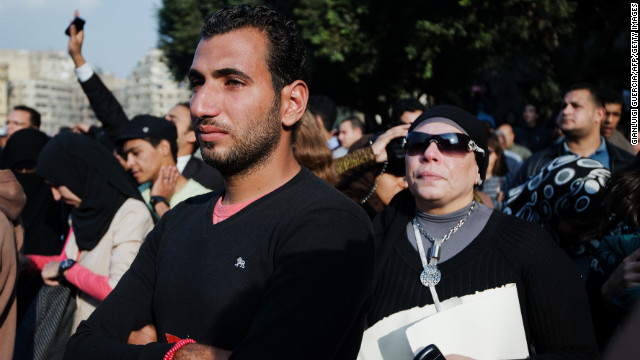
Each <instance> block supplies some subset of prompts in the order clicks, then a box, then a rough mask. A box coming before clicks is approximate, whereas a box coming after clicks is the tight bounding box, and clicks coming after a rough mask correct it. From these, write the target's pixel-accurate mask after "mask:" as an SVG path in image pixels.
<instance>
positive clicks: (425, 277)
mask: <svg viewBox="0 0 640 360" xmlns="http://www.w3.org/2000/svg"><path fill="white" fill-rule="evenodd" d="M475 207H476V201H475V200H473V201H472V202H471V206H470V207H469V211H468V212H467V214H466V215H465V216H464V217H463V218H462V219H460V221H458V223H457V224H456V226H454V227H453V228H452V229H451V230H449V232H448V233H447V234H446V235H445V236H443V237H442V238H441V239H434V238H433V237H432V236H431V235H429V234H428V233H427V232H426V231H425V230H424V229H423V228H422V225H421V224H420V222H419V221H418V216H415V217H414V218H413V228H414V231H415V232H416V242H417V243H418V250H419V251H420V259H421V260H422V266H423V267H424V270H423V271H422V273H421V274H420V282H422V284H423V285H424V286H431V285H433V286H435V285H436V284H438V283H439V282H440V278H441V277H442V275H441V273H440V270H438V267H437V264H438V260H439V259H440V251H441V249H442V244H443V243H444V242H445V241H447V240H448V239H449V238H450V237H451V235H453V234H454V233H455V232H456V231H458V229H460V228H461V227H462V225H464V223H465V222H466V221H467V219H468V218H469V216H470V215H471V213H472V212H473V209H474V208H475ZM420 234H422V235H424V236H425V237H426V238H427V239H428V240H429V241H431V242H432V243H433V246H432V247H431V254H430V255H431V256H430V259H429V263H427V256H426V253H425V251H424V246H423V245H422V240H421V237H420Z"/></svg>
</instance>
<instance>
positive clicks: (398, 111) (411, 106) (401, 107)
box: [391, 99, 427, 124]
mask: <svg viewBox="0 0 640 360" xmlns="http://www.w3.org/2000/svg"><path fill="white" fill-rule="evenodd" d="M426 109H427V108H426V107H425V106H424V105H422V104H421V103H420V101H418V100H416V99H398V100H396V101H395V102H394V103H393V105H392V106H391V123H392V124H397V123H400V118H401V117H402V114H404V113H405V112H406V111H409V112H414V111H425V110H426Z"/></svg>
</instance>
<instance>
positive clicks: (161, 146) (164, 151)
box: [156, 139, 173, 157]
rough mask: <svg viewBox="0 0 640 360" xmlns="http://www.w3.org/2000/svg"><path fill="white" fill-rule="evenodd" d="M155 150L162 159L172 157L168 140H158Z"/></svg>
mask: <svg viewBox="0 0 640 360" xmlns="http://www.w3.org/2000/svg"><path fill="white" fill-rule="evenodd" d="M156 149H158V151H159V152H160V155H162V157H166V156H169V157H173V155H172V154H171V143H169V140H165V139H162V140H160V143H158V146H157V147H156Z"/></svg>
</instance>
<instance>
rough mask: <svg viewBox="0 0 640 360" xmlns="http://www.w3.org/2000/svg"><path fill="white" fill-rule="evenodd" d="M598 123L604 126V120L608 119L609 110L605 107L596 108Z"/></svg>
mask: <svg viewBox="0 0 640 360" xmlns="http://www.w3.org/2000/svg"><path fill="white" fill-rule="evenodd" d="M595 118H596V123H597V124H602V123H603V122H604V119H606V118H607V109H605V108H604V107H598V108H596V117H595Z"/></svg>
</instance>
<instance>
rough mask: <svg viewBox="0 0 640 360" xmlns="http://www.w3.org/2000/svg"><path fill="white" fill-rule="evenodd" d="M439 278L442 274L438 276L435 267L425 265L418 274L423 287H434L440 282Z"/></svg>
mask: <svg viewBox="0 0 640 360" xmlns="http://www.w3.org/2000/svg"><path fill="white" fill-rule="evenodd" d="M441 277H442V274H440V270H438V267H437V266H435V265H427V266H425V267H424V270H422V273H421V274H420V282H421V283H422V285H424V286H436V285H437V284H438V283H439V282H440V278H441Z"/></svg>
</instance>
